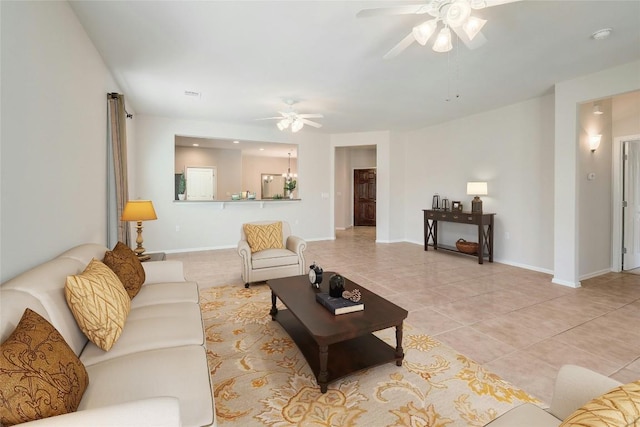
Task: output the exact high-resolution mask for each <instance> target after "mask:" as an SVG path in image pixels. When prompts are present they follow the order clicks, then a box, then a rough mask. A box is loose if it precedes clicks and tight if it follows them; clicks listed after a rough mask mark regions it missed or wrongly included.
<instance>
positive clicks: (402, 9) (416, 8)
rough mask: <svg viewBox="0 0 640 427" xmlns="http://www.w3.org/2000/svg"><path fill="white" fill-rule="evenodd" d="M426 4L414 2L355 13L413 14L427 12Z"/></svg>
mask: <svg viewBox="0 0 640 427" xmlns="http://www.w3.org/2000/svg"><path fill="white" fill-rule="evenodd" d="M428 10H429V8H428V5H424V4H414V5H410V6H397V7H379V8H375V9H362V10H361V11H360V12H358V13H357V14H356V16H357V17H358V18H368V17H370V16H388V15H413V14H417V15H420V14H423V13H427V11H428Z"/></svg>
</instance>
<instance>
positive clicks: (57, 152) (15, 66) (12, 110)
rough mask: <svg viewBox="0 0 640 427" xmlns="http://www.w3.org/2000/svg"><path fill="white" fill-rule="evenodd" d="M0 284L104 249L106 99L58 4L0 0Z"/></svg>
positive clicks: (105, 80) (70, 18) (92, 52)
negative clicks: (79, 247) (68, 253)
mask: <svg viewBox="0 0 640 427" xmlns="http://www.w3.org/2000/svg"><path fill="white" fill-rule="evenodd" d="M0 8H1V39H2V45H1V50H2V69H1V76H2V82H1V85H2V100H1V103H2V105H1V111H2V131H1V140H2V147H1V151H2V155H1V162H2V163H1V172H0V177H1V187H0V189H1V194H2V206H1V215H0V216H1V218H2V222H1V224H2V225H1V227H2V229H1V231H0V245H1V246H2V252H1V255H0V256H1V258H0V280H2V281H5V280H7V279H9V278H11V277H13V276H15V275H16V274H18V273H20V272H22V271H24V270H26V269H28V268H30V267H32V266H34V265H36V264H38V263H40V262H43V261H45V260H48V259H50V258H52V257H54V256H56V255H58V254H59V253H60V252H62V251H64V250H66V249H68V248H70V247H72V246H74V245H76V244H79V243H83V242H97V243H102V244H106V239H107V236H106V234H107V230H106V222H107V219H106V211H107V209H106V179H105V177H106V163H107V161H106V117H107V113H106V111H107V108H106V105H107V98H106V94H107V92H111V91H118V88H117V86H116V85H115V83H114V82H113V79H112V77H111V76H110V74H109V72H108V71H107V69H106V67H105V65H104V64H103V62H102V59H101V58H100V56H99V54H98V52H97V51H96V49H95V48H94V46H93V44H92V43H91V41H90V40H89V38H88V36H87V35H86V33H85V31H84V29H83V28H82V27H81V25H80V23H79V22H78V20H77V19H76V16H75V14H74V13H73V12H72V10H71V8H70V7H69V4H68V3H66V2H0Z"/></svg>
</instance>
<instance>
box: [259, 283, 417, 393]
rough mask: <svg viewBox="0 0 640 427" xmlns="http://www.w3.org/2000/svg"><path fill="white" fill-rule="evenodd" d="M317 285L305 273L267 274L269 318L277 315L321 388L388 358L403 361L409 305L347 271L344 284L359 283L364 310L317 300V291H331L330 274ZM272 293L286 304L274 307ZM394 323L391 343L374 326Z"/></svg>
mask: <svg viewBox="0 0 640 427" xmlns="http://www.w3.org/2000/svg"><path fill="white" fill-rule="evenodd" d="M332 274H333V273H331V272H326V271H325V272H324V273H323V276H324V277H325V280H324V281H323V283H322V284H321V287H320V290H316V289H314V288H313V287H312V286H311V284H310V283H309V279H308V278H307V276H294V277H286V278H283V279H274V280H268V281H267V284H268V285H269V287H270V288H271V311H270V314H271V318H272V319H273V320H277V321H278V323H280V325H282V327H283V328H284V329H285V330H286V331H287V333H288V334H289V336H290V337H291V338H292V339H293V341H294V342H295V343H296V345H297V346H298V348H299V349H300V351H301V352H302V354H303V355H304V357H305V359H307V362H308V363H309V366H310V367H311V369H312V371H313V373H314V374H315V376H316V379H317V380H318V384H319V385H320V391H321V392H322V393H326V392H327V384H328V383H330V382H331V381H334V380H337V379H339V378H342V377H345V376H347V375H349V374H351V373H353V372H356V371H359V370H362V369H365V368H369V367H372V366H378V365H382V364H385V363H389V362H392V361H395V362H396V365H397V366H402V360H403V359H404V352H403V350H402V322H403V321H404V319H406V318H407V310H405V309H403V308H401V307H398V306H397V305H395V304H393V303H392V302H389V301H387V300H386V299H384V298H382V297H380V296H378V295H376V294H374V293H373V292H371V291H369V290H367V289H365V288H363V287H362V286H359V285H357V284H356V283H354V282H352V281H350V280H349V279H347V278H346V277H345V280H344V282H345V283H344V285H345V286H344V287H345V289H346V290H353V289H356V288H357V289H360V292H361V293H362V302H364V310H363V311H358V312H355V313H348V314H340V315H333V314H331V313H330V312H329V310H327V309H326V308H324V307H323V306H322V305H321V304H319V303H317V302H316V298H315V294H316V293H318V292H329V283H328V282H329V277H331V275H332ZM276 298H279V299H280V301H282V303H283V304H284V305H285V306H286V307H287V309H288V310H280V311H278V309H277V308H276ZM390 327H395V328H396V347H395V348H393V347H391V346H390V345H388V344H387V343H385V342H384V341H382V340H381V339H380V338H378V337H376V336H375V335H373V333H372V332H375V331H379V330H382V329H386V328H390Z"/></svg>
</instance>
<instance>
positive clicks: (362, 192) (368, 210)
mask: <svg viewBox="0 0 640 427" xmlns="http://www.w3.org/2000/svg"><path fill="white" fill-rule="evenodd" d="M353 225H354V226H370V227H375V225H376V169H375V168H370V169H354V170H353Z"/></svg>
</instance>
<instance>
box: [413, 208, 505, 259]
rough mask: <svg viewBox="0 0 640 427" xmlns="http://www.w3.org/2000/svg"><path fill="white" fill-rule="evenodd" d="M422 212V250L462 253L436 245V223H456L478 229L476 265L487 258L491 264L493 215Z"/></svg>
mask: <svg viewBox="0 0 640 427" xmlns="http://www.w3.org/2000/svg"><path fill="white" fill-rule="evenodd" d="M422 211H423V212H424V250H425V251H426V250H428V249H427V248H428V247H429V246H433V249H435V250H438V249H444V250H448V251H453V252H458V253H463V252H460V251H458V250H457V249H456V248H455V247H453V246H444V245H438V222H439V221H441V222H457V223H461V224H470V225H475V226H476V227H478V249H479V250H478V254H477V255H478V264H482V263H483V262H484V258H485V257H487V258H488V259H489V262H493V217H494V216H495V215H496V214H495V213H483V212H459V211H441V210H432V209H423V210H422Z"/></svg>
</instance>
